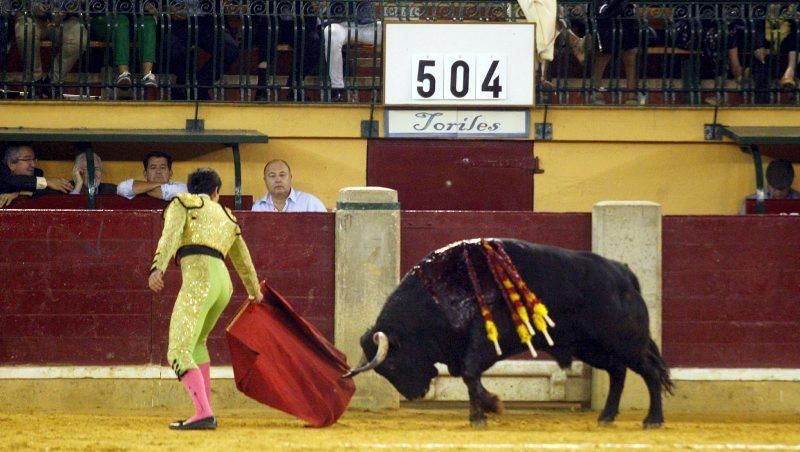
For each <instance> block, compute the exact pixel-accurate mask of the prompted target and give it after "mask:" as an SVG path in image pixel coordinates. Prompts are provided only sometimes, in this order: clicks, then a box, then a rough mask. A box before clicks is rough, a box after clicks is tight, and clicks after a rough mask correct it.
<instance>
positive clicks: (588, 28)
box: [0, 0, 800, 106]
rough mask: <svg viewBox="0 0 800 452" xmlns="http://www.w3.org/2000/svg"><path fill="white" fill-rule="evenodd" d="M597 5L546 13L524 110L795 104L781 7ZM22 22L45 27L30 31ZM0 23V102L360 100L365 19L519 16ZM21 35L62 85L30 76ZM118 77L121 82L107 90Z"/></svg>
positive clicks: (790, 9) (93, 2) (375, 70)
mask: <svg viewBox="0 0 800 452" xmlns="http://www.w3.org/2000/svg"><path fill="white" fill-rule="evenodd" d="M599 3H600V2H589V1H586V0H560V1H559V2H558V5H559V8H558V17H557V18H554V20H557V23H558V27H557V28H558V29H559V32H558V36H559V37H558V39H557V40H556V52H555V53H556V57H555V60H554V61H553V62H552V63H550V64H547V65H544V66H543V67H542V70H541V73H540V75H539V76H538V78H539V80H538V81H537V82H538V83H537V86H538V95H537V102H538V103H549V104H561V105H576V104H577V105H592V104H603V105H609V104H620V105H622V104H633V105H639V104H642V103H646V104H649V105H653V104H655V105H703V104H705V103H713V104H717V105H719V104H726V105H734V104H744V105H789V106H798V105H800V83H799V82H798V80H797V77H796V75H797V73H798V72H797V71H799V70H800V69H797V68H795V76H794V77H792V76H791V73H790V71H788V72H787V71H786V68H787V65H789V64H790V63H791V61H792V60H791V59H788V60H787V58H788V57H787V55H789V50H791V49H800V32H798V30H800V26H799V25H800V14H799V13H798V12H797V10H798V8H797V2H796V1H775V2H773V1H770V2H764V1H760V0H750V1H713V0H694V1H684V0H673V1H629V2H621V3H622V4H628V5H629V6H628V7H625V8H621V9H619V10H617V11H615V14H613V15H612V16H610V17H606V16H605V15H604V14H603V13H601V12H600V11H594V10H592V9H591V8H588V9H587V5H592V4H599ZM58 4H61V5H62V6H61V7H60V9H56V8H55V6H53V5H58ZM34 18H40V19H45V22H47V21H48V20H49V21H50V22H49V23H50V24H52V25H53V26H52V27H50V28H47V29H46V30H38V28H37V27H38V25H36V21H34V20H33V19H34ZM0 19H1V20H2V21H3V22H4V23H5V24H6V27H8V28H9V29H10V28H14V27H13V25H14V24H15V21H16V24H17V25H21V26H18V27H17V28H18V30H17V31H18V33H17V38H16V45H15V46H12V52H11V54H10V55H9V58H0V89H2V90H3V91H2V92H0V98H3V97H6V98H8V97H15V96H27V97H34V98H40V97H45V98H61V97H63V96H64V95H67V96H71V97H70V98H77V99H86V100H89V99H97V98H102V99H110V100H123V99H125V100H128V99H134V100H161V101H182V100H201V101H210V102H213V101H229V102H231V101H232V102H301V103H317V102H333V101H342V100H345V101H348V100H349V101H350V102H355V103H364V104H370V105H375V101H376V100H378V101H379V100H380V98H381V91H382V83H383V81H382V74H383V73H384V69H383V67H382V65H383V58H382V56H383V55H382V54H383V49H382V43H381V42H380V41H381V39H380V36H381V35H382V31H381V30H380V28H381V27H380V26H377V27H375V24H381V23H383V22H385V21H421V22H434V21H447V22H453V21H455V22H461V21H484V22H494V21H503V22H513V21H524V20H525V17H524V15H523V14H522V12H521V10H520V8H519V6H518V5H517V3H516V2H511V1H475V0H460V1H424V2H423V1H419V2H417V1H405V0H390V1H372V0H321V1H317V0H313V1H312V0H291V1H290V0H279V1H268V0H167V1H161V0H139V1H132V0H85V1H72V2H63V3H59V2H50V1H49V0H12V1H10V2H0ZM153 22H154V23H155V25H154V26H152V27H151V28H148V27H150V25H148V24H150V23H153ZM69 23H72V24H73V25H75V26H74V27H68V26H67V25H66V24H69ZM334 24H336V26H344V27H345V29H348V26H349V32H348V33H346V36H347V37H346V41H345V42H344V46H343V49H344V51H343V52H344V53H343V55H342V56H341V61H342V69H341V71H342V73H341V74H340V75H341V77H342V78H343V79H344V87H343V88H337V87H336V86H333V84H332V78H333V76H334V72H336V70H337V69H336V68H335V65H334V60H338V58H336V55H334V54H332V49H333V48H335V47H336V43H335V42H333V41H334V38H333V37H332V33H329V31H330V30H332V29H333V25H334ZM359 26H361V28H359ZM121 27H129V29H128V31H129V33H128V34H127V38H126V37H125V35H126V34H125V33H124V32H120V29H121ZM370 27H371V28H370ZM34 31H36V32H39V34H40V35H41V37H42V38H43V39H44V41H43V42H45V43H48V42H50V43H51V44H48V45H49V46H50V50H49V51H45V52H44V53H45V54H49V55H51V56H52V55H55V58H56V61H53V62H52V64H51V66H52V67H55V68H63V69H68V70H66V71H65V72H66V73H65V74H60V73H59V71H51V72H50V73H49V74H44V73H38V74H37V73H36V72H35V67H34V66H33V65H32V61H33V54H34V52H35V51H36V50H38V49H34V48H33V44H32V37H33V36H34V33H33V32H34ZM70 32H73V33H77V37H76V38H75V39H74V41H75V42H80V49H78V50H77V51H76V52H75V53H77V54H78V55H77V57H75V58H76V61H75V63H74V64H72V63H71V60H70V58H69V56H68V55H67V53H68V52H67V50H66V47H65V46H63V45H62V46H58V45H52V43H63V42H67V41H69V40H65V39H64V38H65V36H64V35H65V34H68V33H70ZM153 46H155V48H153ZM0 47H3V49H5V46H0ZM59 47H60V48H61V52H57V50H58V48H59ZM45 50H47V49H45ZM795 54H796V53H795ZM151 55H157V57H156V58H153V57H152V56H151ZM126 58H127V59H126ZM147 58H150V59H157V60H158V61H151V62H149V63H153V64H154V68H153V70H154V73H155V74H156V75H157V78H156V82H155V83H156V85H157V86H152V83H151V84H147V85H146V84H145V80H143V79H142V78H141V76H142V75H143V74H142V72H143V70H142V67H144V66H146V65H147V64H149V63H148V62H147V61H145V60H146V59H147ZM605 60H610V61H609V62H608V67H607V68H606V69H605V71H602V73H601V71H600V67H601V66H602V65H603V64H604V62H605ZM122 62H126V63H127V64H126V65H122V66H119V65H121V64H122ZM67 66H69V67H67ZM124 67H129V68H131V70H130V72H131V73H132V74H133V76H132V77H131V79H130V80H129V81H128V82H125V81H124V80H123V81H122V82H118V74H119V72H120V71H122V68H124ZM331 68H333V72H332V70H331ZM342 91H343V93H344V95H341V94H342ZM378 103H380V102H378Z"/></svg>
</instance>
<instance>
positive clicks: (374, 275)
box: [334, 187, 400, 409]
mask: <svg viewBox="0 0 800 452" xmlns="http://www.w3.org/2000/svg"><path fill="white" fill-rule="evenodd" d="M399 281H400V204H399V203H398V202H397V192H396V191H395V190H391V189H388V188H380V187H350V188H343V189H342V190H340V191H339V199H338V201H337V202H336V307H335V324H334V325H335V339H334V340H335V344H336V347H337V348H339V349H340V350H342V351H343V352H344V353H345V354H346V355H347V361H348V363H350V365H351V366H355V365H357V364H358V363H359V361H360V360H361V357H362V355H363V352H362V350H361V346H360V344H359V339H360V338H361V336H362V335H363V334H364V333H365V332H366V331H367V329H368V328H370V327H371V326H372V325H373V324H374V323H375V320H376V319H377V318H378V313H380V310H381V308H382V307H383V303H384V302H385V301H386V297H387V296H388V295H389V293H391V292H392V290H394V289H395V287H397V284H398V282H399ZM355 383H356V388H357V390H356V393H355V396H354V397H353V400H352V402H351V403H350V406H352V407H354V408H369V409H381V408H396V407H399V406H400V399H399V394H398V392H397V391H396V390H395V389H394V387H392V386H391V385H390V384H389V382H388V381H387V380H386V379H384V378H383V377H381V376H380V375H378V374H377V373H375V372H366V373H363V374H360V375H357V376H356V377H355Z"/></svg>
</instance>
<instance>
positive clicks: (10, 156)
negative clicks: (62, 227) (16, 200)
mask: <svg viewBox="0 0 800 452" xmlns="http://www.w3.org/2000/svg"><path fill="white" fill-rule="evenodd" d="M47 189H50V190H54V191H58V192H63V193H69V191H70V190H72V182H70V181H68V180H66V179H61V178H53V177H48V178H45V177H44V172H43V171H42V170H41V169H39V168H36V154H34V152H33V147H32V146H31V145H30V144H29V143H15V144H11V145H9V146H7V147H6V149H5V152H4V154H3V164H2V165H0V193H19V192H30V193H32V194H33V193H35V192H37V191H44V190H47Z"/></svg>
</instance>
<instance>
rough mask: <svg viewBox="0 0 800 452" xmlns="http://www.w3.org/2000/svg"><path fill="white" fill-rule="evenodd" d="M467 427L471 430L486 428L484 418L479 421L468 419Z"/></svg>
mask: <svg viewBox="0 0 800 452" xmlns="http://www.w3.org/2000/svg"><path fill="white" fill-rule="evenodd" d="M469 425H470V426H471V427H472V428H486V418H485V417H484V418H480V419H470V420H469Z"/></svg>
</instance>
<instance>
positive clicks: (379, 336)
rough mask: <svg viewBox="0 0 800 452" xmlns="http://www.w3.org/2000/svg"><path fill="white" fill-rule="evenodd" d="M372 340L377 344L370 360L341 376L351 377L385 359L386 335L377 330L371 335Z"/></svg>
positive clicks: (370, 368)
mask: <svg viewBox="0 0 800 452" xmlns="http://www.w3.org/2000/svg"><path fill="white" fill-rule="evenodd" d="M372 341H373V342H375V343H376V344H378V351H377V352H375V356H374V357H373V358H372V361H370V362H368V363H367V364H365V365H363V366H359V367H357V368H355V369H350V370H349V371H348V372H347V373H346V374H344V375H342V377H344V378H352V377H354V376H356V375H358V374H360V373H361V372H366V371H368V370H372V369H374V368H376V367H378V366H379V365H380V364H381V363H382V362H383V360H385V359H386V355H387V354H389V338H388V337H386V335H385V334H384V333H383V332H382V331H378V332H377V333H375V334H374V335H373V336H372Z"/></svg>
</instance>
